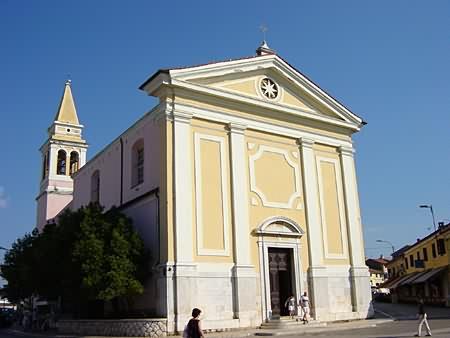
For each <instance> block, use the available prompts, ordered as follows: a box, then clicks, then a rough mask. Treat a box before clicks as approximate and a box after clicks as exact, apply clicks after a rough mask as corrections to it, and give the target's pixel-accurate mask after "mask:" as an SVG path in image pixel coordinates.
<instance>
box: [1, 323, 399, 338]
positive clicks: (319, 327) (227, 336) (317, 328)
mask: <svg viewBox="0 0 450 338" xmlns="http://www.w3.org/2000/svg"><path fill="white" fill-rule="evenodd" d="M392 321H393V320H392V319H366V320H355V321H351V322H341V323H336V322H332V323H313V324H312V325H311V326H309V325H301V324H299V325H295V326H290V327H286V328H278V329H242V330H234V331H224V332H211V333H206V334H205V336H206V337H210V338H244V337H249V336H287V335H294V334H301V333H319V332H327V331H330V332H331V331H332V332H335V331H342V330H349V329H361V328H368V327H375V326H377V325H379V324H384V323H389V322H392ZM8 331H9V332H11V333H12V334H13V335H14V336H24V337H53V338H107V337H100V336H77V335H67V334H58V333H55V332H45V333H34V332H33V333H30V332H23V331H19V330H16V329H10V330H5V331H3V332H8ZM170 337H173V338H179V337H181V336H170ZM116 338H125V337H116ZM127 338H130V337H127ZM131 338H132V337H131Z"/></svg>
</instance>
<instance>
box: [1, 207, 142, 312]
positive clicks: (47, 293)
mask: <svg viewBox="0 0 450 338" xmlns="http://www.w3.org/2000/svg"><path fill="white" fill-rule="evenodd" d="M147 275H148V252H147V251H146V250H145V248H144V243H143V241H142V239H141V238H140V237H139V235H138V233H137V232H136V231H135V229H134V228H133V225H132V222H131V220H130V219H129V218H128V217H126V216H125V215H124V214H122V213H121V212H120V211H119V210H118V209H117V208H115V207H113V208H112V209H110V210H109V211H107V212H104V210H103V208H102V207H101V206H100V205H98V204H90V205H88V206H87V207H82V208H80V209H78V210H76V211H71V210H66V211H64V212H63V213H62V214H61V215H60V216H59V217H58V224H47V225H46V226H45V228H44V231H43V232H41V233H40V234H39V233H37V232H34V233H33V234H27V235H25V236H24V237H23V238H20V239H18V240H17V241H16V243H15V244H14V245H13V247H12V249H11V250H10V251H9V252H8V253H7V254H6V255H5V264H4V265H3V267H2V276H3V277H4V278H5V279H6V280H7V281H8V286H7V287H6V290H5V292H6V294H7V296H8V298H10V299H12V300H20V299H24V298H26V297H28V296H30V295H31V294H33V293H37V294H39V295H40V296H42V297H44V298H46V299H49V300H51V299H56V298H58V297H61V298H62V299H63V304H70V306H69V307H70V308H71V310H72V312H75V313H78V314H83V313H86V311H83V307H84V308H85V309H84V310H86V307H92V301H94V302H99V301H100V302H104V301H113V304H118V303H119V302H118V300H120V299H125V300H130V299H131V298H132V296H133V295H136V294H140V293H142V292H143V283H144V281H145V279H146V278H147ZM90 302H91V303H90ZM97 315H101V314H98V313H97Z"/></svg>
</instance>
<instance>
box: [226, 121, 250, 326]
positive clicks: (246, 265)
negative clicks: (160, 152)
mask: <svg viewBox="0 0 450 338" xmlns="http://www.w3.org/2000/svg"><path fill="white" fill-rule="evenodd" d="M245 129H246V127H245V126H244V125H240V124H234V123H230V124H229V130H230V153H231V184H232V189H231V190H232V194H233V195H232V205H233V243H234V263H235V264H234V267H233V289H234V302H233V303H234V306H233V312H234V317H235V318H239V319H240V321H241V322H242V325H247V326H250V325H251V323H252V321H254V319H255V318H256V309H255V306H254V301H255V298H256V274H255V269H254V266H253V265H252V264H251V258H250V227H249V221H250V218H249V210H248V201H249V196H248V184H247V181H246V178H245V170H246V168H247V166H246V161H245V159H246V147H245V135H244V132H245Z"/></svg>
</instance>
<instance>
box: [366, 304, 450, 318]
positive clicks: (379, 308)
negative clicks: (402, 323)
mask: <svg viewBox="0 0 450 338" xmlns="http://www.w3.org/2000/svg"><path fill="white" fill-rule="evenodd" d="M373 307H374V309H375V313H376V315H377V316H378V317H379V315H382V316H384V317H387V318H391V319H395V320H407V319H416V315H417V310H418V308H417V305H416V304H404V303H400V304H391V303H384V302H374V303H373ZM425 310H426V312H427V316H428V319H450V308H447V307H441V306H432V305H425Z"/></svg>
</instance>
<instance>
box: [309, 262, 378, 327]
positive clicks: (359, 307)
mask: <svg viewBox="0 0 450 338" xmlns="http://www.w3.org/2000/svg"><path fill="white" fill-rule="evenodd" d="M308 282H309V289H310V292H311V297H310V299H311V305H312V310H313V316H314V318H315V319H316V320H318V321H324V322H328V321H337V320H352V319H365V318H370V317H372V316H373V308H372V305H371V293H370V280H369V273H368V269H367V267H361V268H357V269H355V268H349V267H348V266H347V267H330V266H321V267H311V268H310V269H309V271H308Z"/></svg>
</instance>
